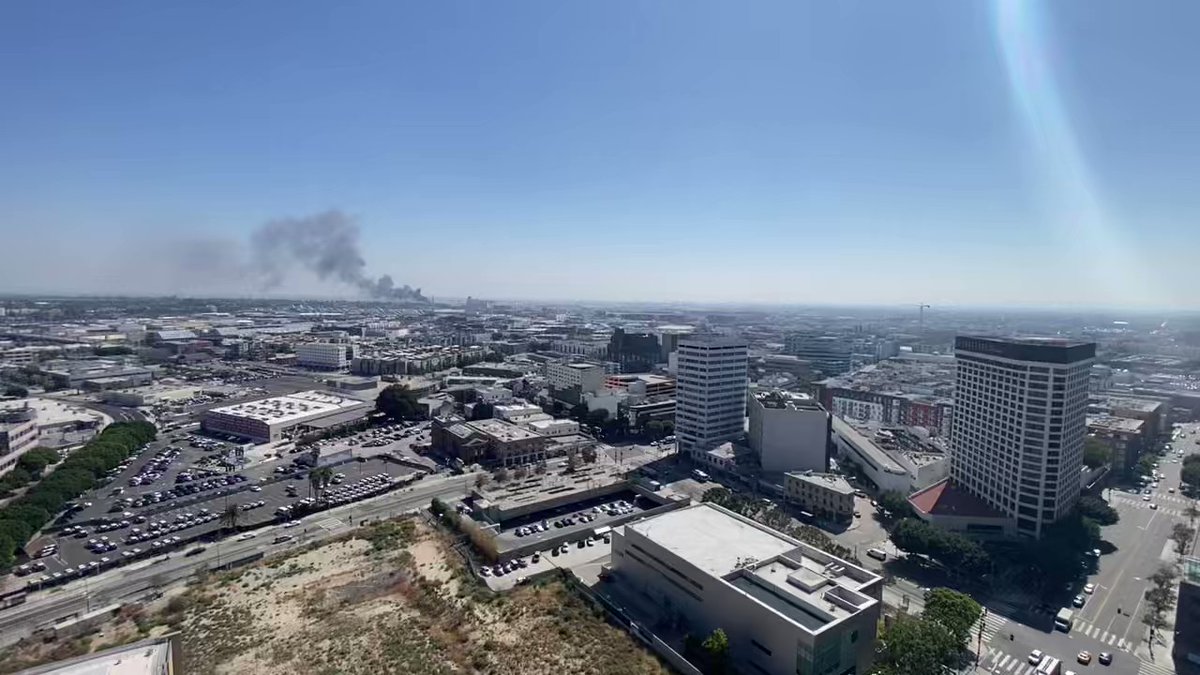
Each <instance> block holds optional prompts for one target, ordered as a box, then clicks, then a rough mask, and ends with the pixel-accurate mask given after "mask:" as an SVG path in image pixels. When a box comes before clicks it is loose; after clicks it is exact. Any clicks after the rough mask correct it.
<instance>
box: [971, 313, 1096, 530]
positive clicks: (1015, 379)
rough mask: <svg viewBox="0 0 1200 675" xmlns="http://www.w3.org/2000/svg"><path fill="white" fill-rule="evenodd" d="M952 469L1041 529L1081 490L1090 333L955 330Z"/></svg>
mask: <svg viewBox="0 0 1200 675" xmlns="http://www.w3.org/2000/svg"><path fill="white" fill-rule="evenodd" d="M954 356H955V362H956V364H957V366H958V373H957V378H956V382H955V391H954V423H953V425H952V426H951V432H950V438H951V447H952V454H951V466H950V477H951V479H953V481H954V483H955V484H957V485H958V486H959V487H961V488H964V489H966V490H967V491H968V492H970V493H972V494H974V495H975V496H977V497H979V498H980V499H982V500H983V501H985V502H987V503H988V504H990V505H991V506H993V507H995V508H996V509H998V510H1000V511H1002V512H1003V513H1005V514H1008V516H1009V517H1010V518H1012V519H1013V520H1015V521H1016V530H1017V532H1018V533H1019V534H1023V535H1027V536H1032V537H1040V536H1041V534H1042V530H1043V529H1044V528H1045V527H1046V526H1047V525H1050V524H1051V523H1053V522H1055V521H1057V520H1058V519H1060V518H1062V517H1063V516H1064V515H1066V514H1067V513H1068V512H1070V510H1071V509H1072V508H1073V507H1074V506H1075V502H1076V501H1078V499H1079V481H1080V473H1079V472H1080V467H1081V466H1082V463H1083V439H1084V435H1085V434H1086V431H1087V419H1086V416H1085V413H1086V409H1087V402H1088V382H1089V379H1090V378H1091V369H1092V362H1093V361H1094V360H1095V357H1096V344H1095V343H1094V342H1076V341H1070V340H1059V339H1039V338H991V337H971V336H960V337H958V338H957V339H956V340H955V342H954Z"/></svg>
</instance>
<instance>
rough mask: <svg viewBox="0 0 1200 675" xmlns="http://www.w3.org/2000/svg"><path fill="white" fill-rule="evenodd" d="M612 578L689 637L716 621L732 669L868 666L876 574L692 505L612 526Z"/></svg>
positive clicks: (814, 674)
mask: <svg viewBox="0 0 1200 675" xmlns="http://www.w3.org/2000/svg"><path fill="white" fill-rule="evenodd" d="M612 566H613V577H614V583H617V584H620V585H622V586H625V587H627V588H629V590H630V591H632V592H636V593H641V594H644V595H645V596H647V597H648V598H649V599H650V601H651V602H652V603H654V605H655V606H656V607H659V608H660V612H661V613H662V614H663V615H664V616H663V617H662V618H665V619H667V620H669V621H673V622H675V623H676V624H677V625H682V626H683V628H684V630H686V631H687V632H688V633H690V634H692V635H708V634H709V633H710V632H712V631H713V630H715V629H717V628H720V629H722V630H724V631H725V634H726V635H727V636H728V638H729V646H730V657H731V658H732V660H733V661H734V662H735V663H737V664H738V670H739V671H741V672H747V673H751V672H753V673H766V674H767V675H776V674H778V675H831V674H836V675H848V674H852V673H859V674H862V673H867V672H870V667H871V662H872V660H873V657H874V648H875V632H876V625H877V623H878V621H879V616H880V608H881V606H882V603H881V593H882V587H883V580H882V578H881V577H879V576H877V575H875V574H872V573H871V572H869V571H867V570H865V569H862V568H861V567H858V566H856V565H854V564H853V563H850V562H847V561H845V560H841V559H839V558H835V557H833V556H831V555H829V554H828V553H825V552H824V551H821V550H819V549H817V548H815V547H812V546H809V545H807V544H804V543H801V542H799V541H796V540H794V539H792V538H790V537H787V536H785V535H783V534H781V533H779V532H776V531H775V530H772V529H770V528H767V527H764V526H762V525H760V524H758V523H755V522H754V521H752V520H750V519H748V518H743V517H742V516H738V515H736V514H734V513H732V512H730V511H727V510H725V509H723V508H721V507H718V506H715V505H712V504H707V503H700V504H693V505H691V506H687V507H684V508H680V509H676V510H674V511H670V512H667V513H664V514H662V515H659V516H655V517H651V518H646V519H644V520H640V521H636V522H633V523H629V524H627V525H626V526H625V527H624V528H621V529H619V530H614V531H613V542H612Z"/></svg>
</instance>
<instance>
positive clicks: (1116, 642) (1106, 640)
mask: <svg viewBox="0 0 1200 675" xmlns="http://www.w3.org/2000/svg"><path fill="white" fill-rule="evenodd" d="M1071 634H1072V635H1086V636H1087V637H1089V638H1091V639H1093V640H1095V641H1097V642H1099V643H1100V644H1103V645H1105V646H1108V647H1112V648H1113V649H1114V650H1121V651H1125V652H1131V651H1133V647H1134V645H1133V643H1132V642H1128V641H1126V640H1125V639H1124V638H1121V637H1118V636H1117V634H1116V633H1110V632H1108V631H1106V630H1102V629H1101V628H1100V627H1099V626H1095V625H1092V624H1090V623H1088V622H1086V621H1083V620H1080V619H1075V625H1074V626H1072V627H1071ZM1110 651H1111V650H1110Z"/></svg>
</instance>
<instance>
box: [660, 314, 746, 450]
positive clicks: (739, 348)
mask: <svg viewBox="0 0 1200 675" xmlns="http://www.w3.org/2000/svg"><path fill="white" fill-rule="evenodd" d="M748 357H749V353H748V351H747V344H746V341H745V340H742V339H739V338H728V337H720V336H714V335H695V336H687V337H681V338H680V340H679V351H678V360H679V374H678V378H677V382H676V392H675V436H676V438H678V444H679V450H680V451H681V452H704V451H706V450H709V449H711V448H713V447H714V446H717V445H719V444H721V443H723V442H725V441H728V440H732V439H735V438H737V437H738V436H740V435H741V434H742V433H743V431H744V425H745V418H746V386H747V369H748Z"/></svg>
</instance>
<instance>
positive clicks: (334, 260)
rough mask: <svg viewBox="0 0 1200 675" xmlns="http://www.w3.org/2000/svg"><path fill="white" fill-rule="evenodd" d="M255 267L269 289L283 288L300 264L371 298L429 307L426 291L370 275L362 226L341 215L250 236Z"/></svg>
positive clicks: (282, 224)
mask: <svg viewBox="0 0 1200 675" xmlns="http://www.w3.org/2000/svg"><path fill="white" fill-rule="evenodd" d="M250 243H251V251H252V255H253V262H254V263H255V265H256V266H257V269H258V271H259V272H260V274H261V275H262V277H263V283H264V284H265V286H266V287H267V288H275V287H278V286H279V285H280V284H282V283H283V280H284V278H285V277H286V276H287V269H288V267H289V266H290V265H293V264H300V265H302V266H304V267H305V268H307V269H310V270H312V271H313V272H315V273H316V274H317V276H318V277H319V278H320V279H322V280H325V279H334V280H336V281H340V282H342V283H344V284H349V285H352V286H357V287H358V288H359V289H361V290H363V291H364V292H366V293H367V294H368V295H370V296H371V297H372V298H382V299H390V300H419V301H421V302H428V300H426V298H425V296H423V295H421V289H419V288H412V287H410V286H407V285H405V286H399V287H397V286H396V283H395V282H394V281H392V277H391V276H390V275H387V274H384V275H383V276H381V277H379V278H378V279H376V280H372V279H371V278H370V277H368V276H367V275H366V271H365V268H366V262H364V261H363V258H362V255H361V254H360V253H359V247H358V224H357V223H355V222H354V219H353V218H351V217H350V216H347V215H346V214H344V213H342V212H341V211H326V212H324V213H318V214H316V215H313V216H308V217H305V218H281V219H279V220H272V221H270V222H268V223H265V224H264V225H263V226H262V227H260V228H258V230H257V231H255V232H254V235H253V236H252V237H251V242H250Z"/></svg>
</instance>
